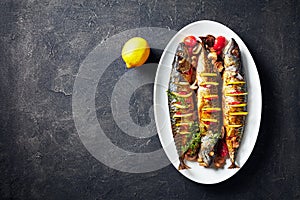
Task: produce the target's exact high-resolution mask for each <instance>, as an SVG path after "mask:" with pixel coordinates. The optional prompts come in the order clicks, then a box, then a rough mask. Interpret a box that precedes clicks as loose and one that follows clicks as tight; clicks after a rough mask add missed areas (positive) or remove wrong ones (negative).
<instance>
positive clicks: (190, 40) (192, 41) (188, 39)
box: [183, 35, 197, 47]
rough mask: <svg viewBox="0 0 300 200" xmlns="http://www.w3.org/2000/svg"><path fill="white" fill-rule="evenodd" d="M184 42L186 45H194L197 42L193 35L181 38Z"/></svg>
mask: <svg viewBox="0 0 300 200" xmlns="http://www.w3.org/2000/svg"><path fill="white" fill-rule="evenodd" d="M183 42H184V44H185V45H186V46H188V47H194V46H195V45H196V44H197V39H196V37H195V36H192V35H190V36H187V37H185V38H184V40H183Z"/></svg>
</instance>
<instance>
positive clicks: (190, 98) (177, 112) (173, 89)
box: [168, 43, 199, 170]
mask: <svg viewBox="0 0 300 200" xmlns="http://www.w3.org/2000/svg"><path fill="white" fill-rule="evenodd" d="M194 72H195V69H193V65H192V60H191V55H189V52H188V49H187V47H186V46H185V45H184V43H180V44H179V46H178V48H177V50H176V54H175V57H174V60H173V64H172V71H171V76H170V81H169V91H168V103H169V110H170V117H171V126H172V132H173V137H174V141H175V145H176V149H177V152H178V156H179V161H180V164H179V167H178V169H179V170H181V169H189V168H190V167H189V166H187V165H186V164H185V162H184V160H185V159H188V160H193V159H196V157H197V151H198V149H199V144H197V138H198V137H199V136H198V135H197V134H198V123H197V121H198V118H197V113H196V112H195V108H196V106H195V95H196V94H195V92H194V90H193V89H191V88H190V84H191V83H192V82H193V81H194V79H195V73H194Z"/></svg>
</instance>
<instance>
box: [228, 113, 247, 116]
mask: <svg viewBox="0 0 300 200" xmlns="http://www.w3.org/2000/svg"><path fill="white" fill-rule="evenodd" d="M229 115H232V116H233V115H248V112H231V113H229Z"/></svg>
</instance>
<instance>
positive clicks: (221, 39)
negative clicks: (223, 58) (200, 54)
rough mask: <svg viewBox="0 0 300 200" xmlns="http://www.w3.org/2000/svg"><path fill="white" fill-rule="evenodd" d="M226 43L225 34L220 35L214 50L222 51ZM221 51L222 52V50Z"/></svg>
mask: <svg viewBox="0 0 300 200" xmlns="http://www.w3.org/2000/svg"><path fill="white" fill-rule="evenodd" d="M225 43H226V39H225V37H223V36H219V37H217V38H216V39H215V44H214V47H213V48H214V50H216V51H217V52H218V51H221V50H222V49H223V48H224V46H225ZM220 53H221V52H220Z"/></svg>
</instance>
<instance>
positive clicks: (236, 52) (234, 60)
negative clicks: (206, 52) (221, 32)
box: [223, 38, 241, 66]
mask: <svg viewBox="0 0 300 200" xmlns="http://www.w3.org/2000/svg"><path fill="white" fill-rule="evenodd" d="M240 57H241V53H240V49H239V46H238V44H237V43H236V41H235V40H234V39H233V38H231V39H230V41H229V42H228V44H227V45H226V46H225V47H224V50H223V59H224V65H225V66H239V62H240Z"/></svg>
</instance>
